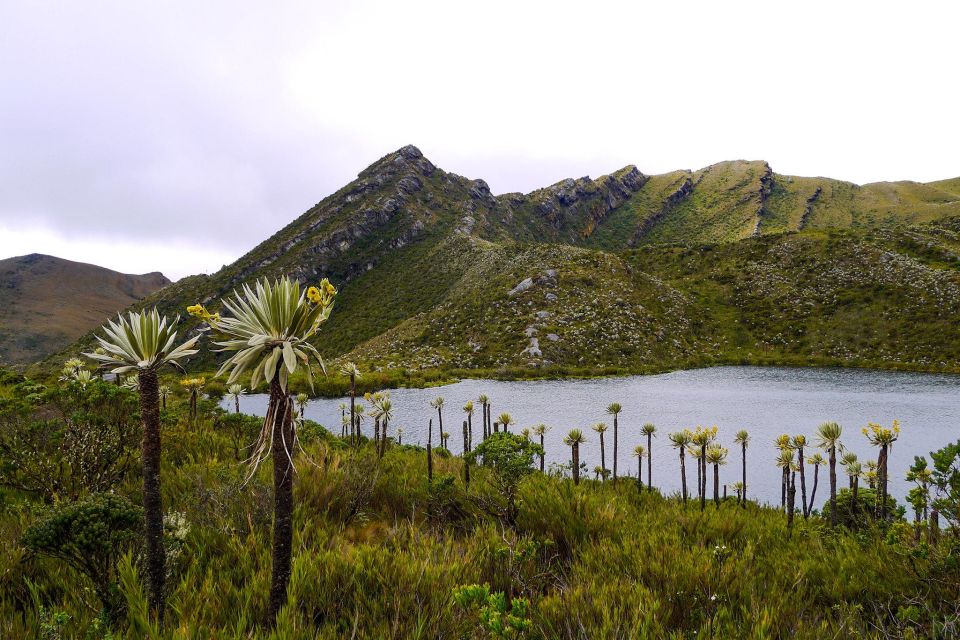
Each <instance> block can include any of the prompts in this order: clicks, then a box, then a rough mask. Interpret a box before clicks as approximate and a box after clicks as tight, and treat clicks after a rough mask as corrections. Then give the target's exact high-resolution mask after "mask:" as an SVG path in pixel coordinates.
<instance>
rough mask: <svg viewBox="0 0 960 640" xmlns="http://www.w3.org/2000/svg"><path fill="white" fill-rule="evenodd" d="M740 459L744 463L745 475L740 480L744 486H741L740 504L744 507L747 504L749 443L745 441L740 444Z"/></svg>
mask: <svg viewBox="0 0 960 640" xmlns="http://www.w3.org/2000/svg"><path fill="white" fill-rule="evenodd" d="M740 461H741V464H742V465H743V476H742V479H741V480H740V482H741V484H743V487H741V488H740V491H741V496H740V504H741V505H742V506H744V507H746V506H747V443H746V442H744V443H743V444H741V445H740Z"/></svg>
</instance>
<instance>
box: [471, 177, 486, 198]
mask: <svg viewBox="0 0 960 640" xmlns="http://www.w3.org/2000/svg"><path fill="white" fill-rule="evenodd" d="M470 195H471V196H472V197H473V198H476V199H477V200H486V199H487V198H489V197H490V185H488V184H487V183H486V182H484V181H483V180H474V181H473V186H471V187H470Z"/></svg>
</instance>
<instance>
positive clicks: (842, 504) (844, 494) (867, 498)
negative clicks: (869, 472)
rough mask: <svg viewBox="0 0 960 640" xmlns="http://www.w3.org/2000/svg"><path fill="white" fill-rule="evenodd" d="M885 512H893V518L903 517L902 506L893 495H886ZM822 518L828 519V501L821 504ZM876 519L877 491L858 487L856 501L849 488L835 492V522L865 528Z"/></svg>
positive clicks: (851, 527) (855, 527)
mask: <svg viewBox="0 0 960 640" xmlns="http://www.w3.org/2000/svg"><path fill="white" fill-rule="evenodd" d="M887 513H890V514H893V517H894V519H895V520H901V519H903V513H904V510H903V507H901V506H899V505H898V504H897V501H896V499H895V498H894V497H893V496H890V495H888V496H887ZM823 518H824V519H825V520H830V501H829V500H828V501H827V502H826V503H825V504H824V505H823ZM876 519H877V492H876V491H875V490H874V489H859V490H858V491H857V501H856V503H854V501H853V492H852V491H851V490H850V489H840V490H839V491H838V492H837V524H841V525H843V526H845V527H846V528H848V529H866V528H868V527H870V525H872V524H873V523H874V522H875V521H876Z"/></svg>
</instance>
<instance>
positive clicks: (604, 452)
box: [600, 431, 607, 471]
mask: <svg viewBox="0 0 960 640" xmlns="http://www.w3.org/2000/svg"><path fill="white" fill-rule="evenodd" d="M600 468H601V469H603V470H604V471H606V470H607V449H606V447H604V446H603V432H602V431H601V432H600Z"/></svg>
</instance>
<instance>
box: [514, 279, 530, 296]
mask: <svg viewBox="0 0 960 640" xmlns="http://www.w3.org/2000/svg"><path fill="white" fill-rule="evenodd" d="M532 286H533V278H525V279H524V280H521V281H520V284H518V285H517V286H515V287H514V288H513V289H511V290H510V294H509V295H511V296H516V295H519V294H521V293H523V292H524V291H526V290H527V289H529V288H530V287H532Z"/></svg>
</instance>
